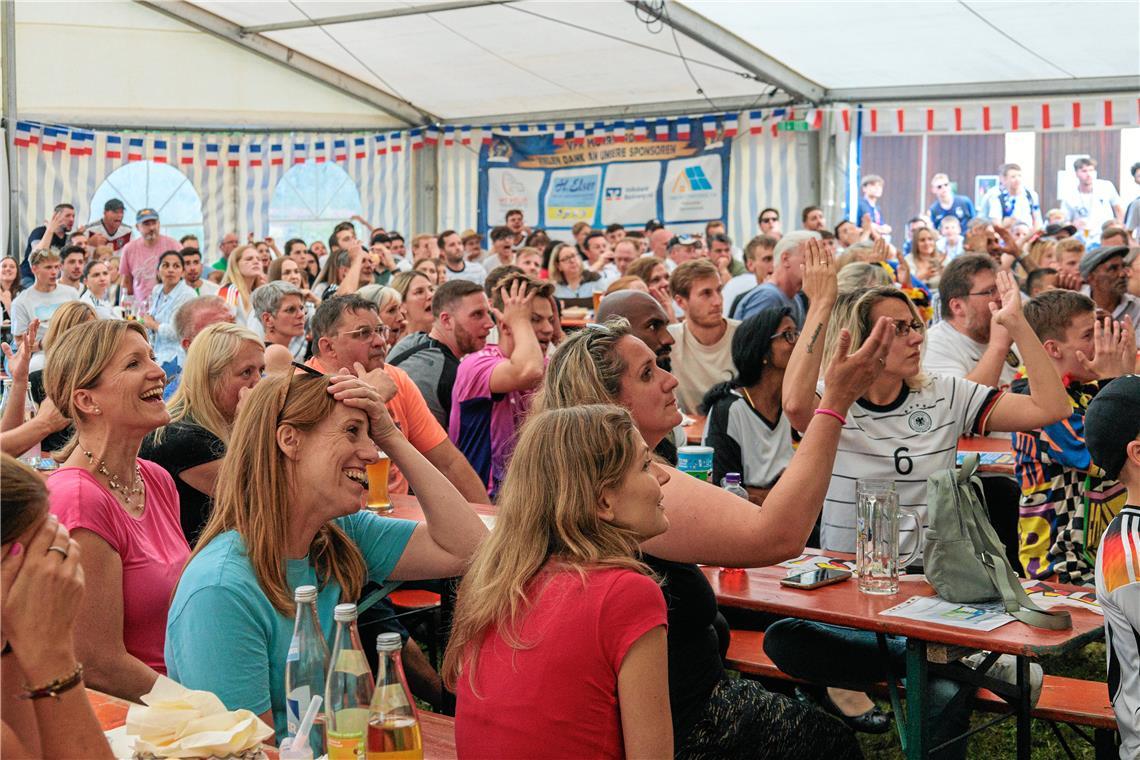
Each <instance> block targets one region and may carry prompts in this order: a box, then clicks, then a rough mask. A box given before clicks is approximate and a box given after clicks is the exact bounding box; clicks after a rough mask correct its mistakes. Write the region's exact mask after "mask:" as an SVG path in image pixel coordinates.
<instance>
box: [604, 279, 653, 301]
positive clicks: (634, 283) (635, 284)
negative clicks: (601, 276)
mask: <svg viewBox="0 0 1140 760" xmlns="http://www.w3.org/2000/svg"><path fill="white" fill-rule="evenodd" d="M619 290H640V291H641V292H642V293H648V292H649V286H648V285H646V284H645V283H644V282H642V280H641V278H640V277H634V276H633V275H632V274H627V275H625V276H624V277H619V278H617V279H616V280H614V281H612V282H611V283H610V284H609V285H607V286H606V290H605V292H604V293H602V296H603V297H604V296H608V295H609V294H610V293H616V292H618V291H619Z"/></svg>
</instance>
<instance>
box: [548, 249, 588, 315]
mask: <svg viewBox="0 0 1140 760" xmlns="http://www.w3.org/2000/svg"><path fill="white" fill-rule="evenodd" d="M546 269H547V271H548V272H549V273H550V280H551V282H553V283H554V297H555V298H557V299H558V300H559V301H564V300H567V299H570V300H576V299H582V298H592V297H593V295H594V291H595V290H597V289H598V288H599V287H601V286H602V276H601V275H600V274H598V273H597V272H595V271H593V270H591V269H586V268H584V267H583V266H582V257H581V256H579V255H578V251H577V250H576V249H575V248H574V246H572V245H569V244H567V243H557V244H555V245H554V247H553V248H551V250H550V258H549V259H548V260H547V262H546Z"/></svg>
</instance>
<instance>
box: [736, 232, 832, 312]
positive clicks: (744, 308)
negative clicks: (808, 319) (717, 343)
mask: <svg viewBox="0 0 1140 760" xmlns="http://www.w3.org/2000/svg"><path fill="white" fill-rule="evenodd" d="M818 239H819V233H818V232H810V231H807V230H796V231H795V232H789V233H788V234H787V235H784V237H782V238H780V242H779V243H777V244H776V248H775V250H774V251H773V260H774V262H775V269H774V270H773V272H772V277H771V281H770V282H765V283H763V284H761V285H757V286H756V287H755V288H753V289H752V290H751V291H749V292H748V294H747V295H745V296H744V297H743V298H741V299H740V301H739V303H737V305H736V309H735V311H733V313H732V316H733V318H734V319H741V320H743V319H748V317H750V316H752V315H753V314H756V313H757V312H760V311H763V310H764V309H769V308H776V307H779V308H784V307H786V308H788V309H790V310H791V313H792V319H793V320H795V322H796V327H797V329H799V328H802V327H803V323H804V315H805V312H806V310H807V304H806V303H805V299H804V296H803V293H802V292H801V291H800V284H801V283H802V282H803V261H804V250H805V246H806V245H807V242H808V241H809V240H818Z"/></svg>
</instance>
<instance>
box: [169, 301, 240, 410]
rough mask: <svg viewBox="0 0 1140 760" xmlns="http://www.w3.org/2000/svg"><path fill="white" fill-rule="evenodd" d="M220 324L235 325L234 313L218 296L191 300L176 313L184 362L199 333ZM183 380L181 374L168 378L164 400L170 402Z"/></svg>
mask: <svg viewBox="0 0 1140 760" xmlns="http://www.w3.org/2000/svg"><path fill="white" fill-rule="evenodd" d="M218 322H225V323H227V324H231V325H232V324H234V314H233V311H232V310H231V309H230V307H229V305H227V304H226V302H225V301H223V300H222V299H221V298H220V297H218V296H198V297H197V298H191V299H190V300H189V301H187V302H186V303H184V304H182V306H180V307H179V308H178V311H176V312H174V332H175V334H177V336H178V345H179V346H181V348H182V360H183V361H185V357H186V351H187V350H188V349H189V348H190V343H191V342H192V341H193V340H194V338H195V337H196V336H197V335H198V333H200V332H202V330H204V329H206V328H207V327H209V326H210V325H212V324H215V323H218ZM179 366H181V363H180V364H179ZM181 379H182V375H181V373H180V374H177V375H174V376H173V377H170V376H167V378H166V391H165V392H164V393H163V395H162V397H163V399H165V400H167V401H169V400H170V399H171V398H172V397H173V396H174V392H175V391H176V390H178V384H179V382H180V381H181Z"/></svg>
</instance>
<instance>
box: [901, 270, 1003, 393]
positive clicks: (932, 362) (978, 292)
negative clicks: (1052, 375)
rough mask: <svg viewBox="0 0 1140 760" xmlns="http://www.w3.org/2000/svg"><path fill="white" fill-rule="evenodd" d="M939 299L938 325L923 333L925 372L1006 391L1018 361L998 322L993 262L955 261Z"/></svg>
mask: <svg viewBox="0 0 1140 760" xmlns="http://www.w3.org/2000/svg"><path fill="white" fill-rule="evenodd" d="M938 294H939V297H940V299H941V308H942V321H941V322H938V323H936V324H935V325H933V326H932V327H931V328H930V329H929V330H928V331H927V336H926V353H925V354H924V356H923V358H922V368H923V370H925V371H926V372H929V373H930V374H932V375H945V376H947V377H961V378H965V379H966V380H970V381H972V382H975V383H978V384H979V385H988V386H989V387H991V388H1007V387H1009V384H1010V383H1011V382H1012V381H1013V377H1014V375H1015V374H1016V372H1017V368H1018V367H1019V366H1021V357H1020V352H1019V351H1018V350H1017V346H1016V345H1015V344H1014V342H1013V338H1012V336H1010V334H1009V331H1008V330H1007V329H1005V328H1004V327H1002V324H1001V318H999V316H998V315H999V313H1000V311H1001V305H1002V298H1003V294H1002V292H1001V289H1000V288H999V286H998V268H997V265H996V264H994V261H993V259H992V258H990V257H989V256H986V255H983V254H977V253H971V254H966V255H964V256H959V257H958V258H956V259H954V260H953V261H952V262H950V264H949V265H948V266H947V267H946V271H945V272H944V273H943V275H942V280H941V282H940V283H939V286H938ZM1002 316H1003V317H1004V316H1005V315H1002Z"/></svg>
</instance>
